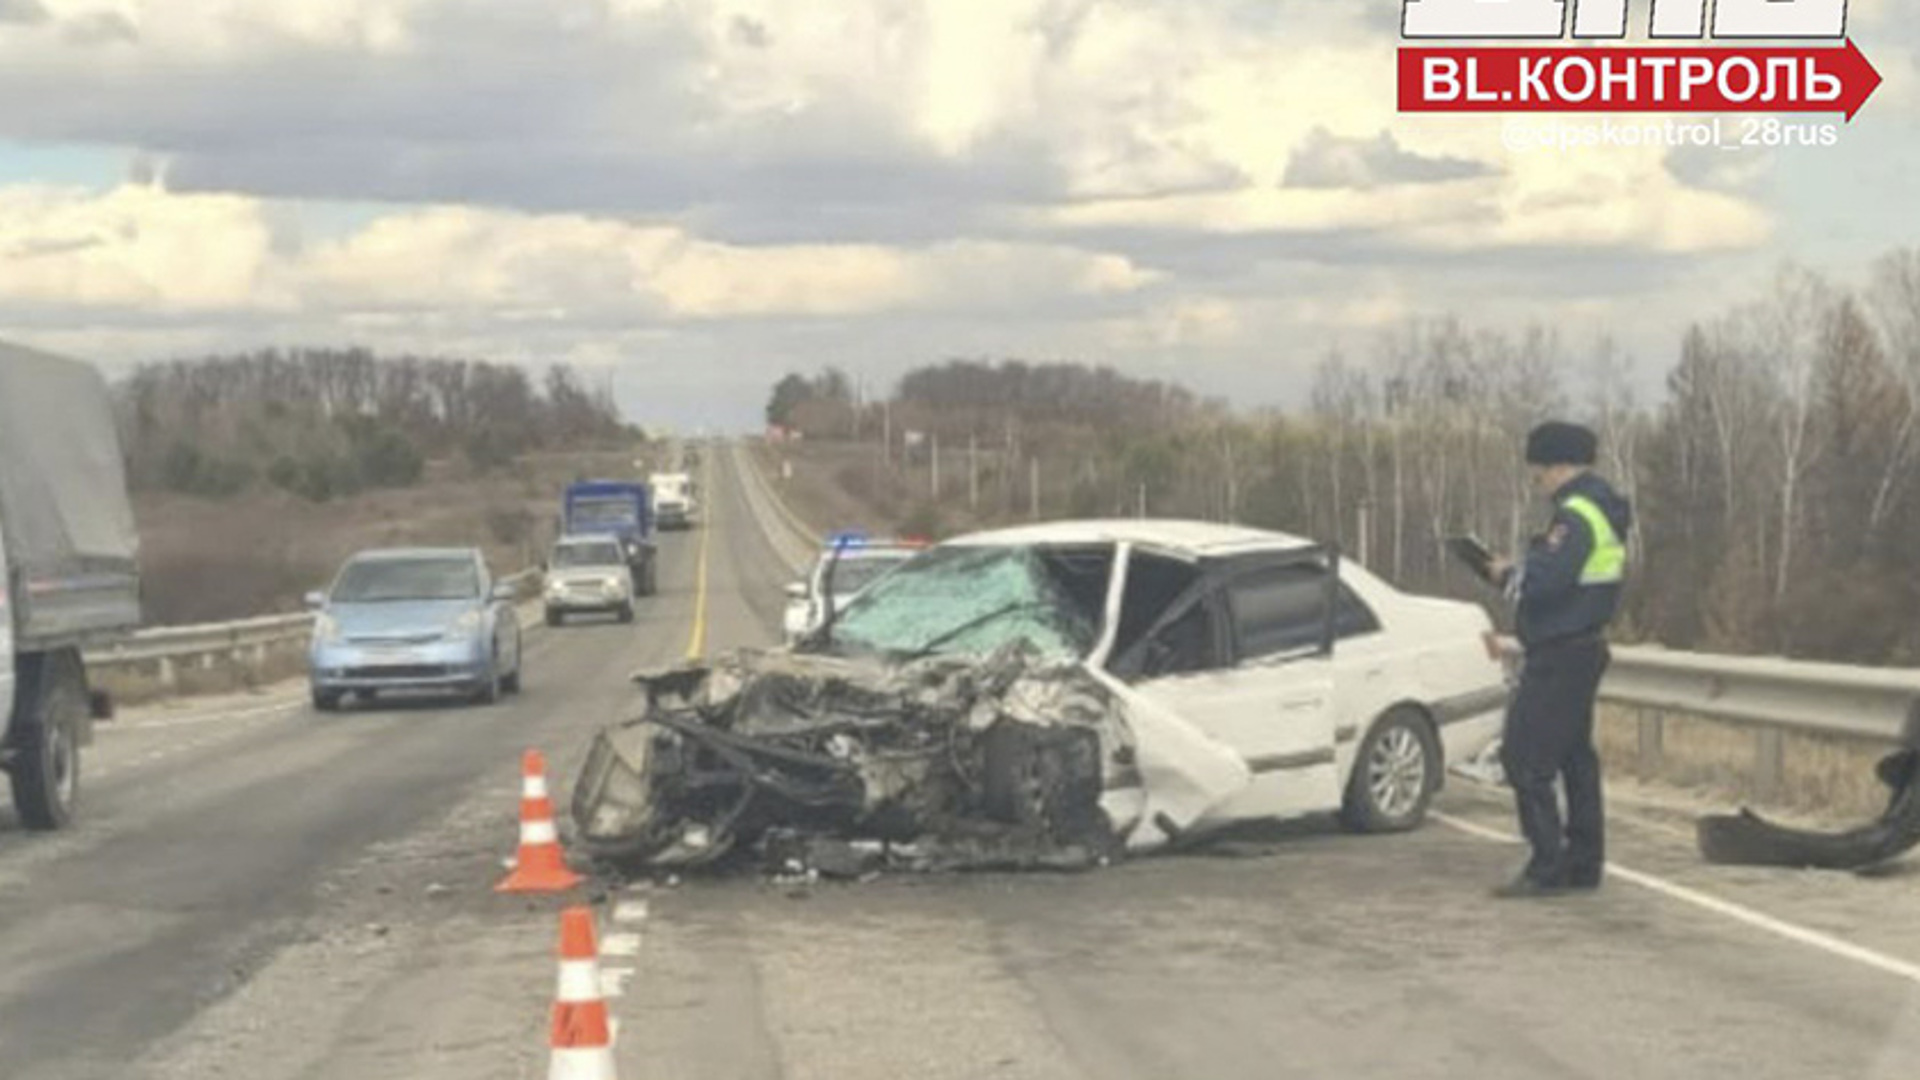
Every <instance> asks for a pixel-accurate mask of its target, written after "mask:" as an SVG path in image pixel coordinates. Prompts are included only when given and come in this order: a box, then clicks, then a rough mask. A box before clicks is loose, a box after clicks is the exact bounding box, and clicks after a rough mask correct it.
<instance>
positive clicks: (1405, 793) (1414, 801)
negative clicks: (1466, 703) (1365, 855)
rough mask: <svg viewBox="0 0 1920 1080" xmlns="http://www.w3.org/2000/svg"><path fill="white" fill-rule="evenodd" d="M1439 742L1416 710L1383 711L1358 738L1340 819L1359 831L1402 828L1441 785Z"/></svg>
mask: <svg viewBox="0 0 1920 1080" xmlns="http://www.w3.org/2000/svg"><path fill="white" fill-rule="evenodd" d="M1441 764H1442V762H1441V754H1440V740H1439V739H1438V738H1437V737H1436V736H1435V735H1434V731H1433V725H1432V724H1431V723H1429V722H1428V721H1427V718H1426V716H1425V715H1424V714H1422V713H1421V712H1420V711H1419V710H1417V709H1413V708H1410V707H1407V706H1397V707H1395V708H1392V709H1389V710H1387V712H1386V713H1385V714H1383V715H1382V716H1381V717H1380V719H1378V720H1376V721H1375V722H1374V724H1373V727H1372V728H1370V729H1369V730H1368V731H1367V734H1366V737H1365V738H1363V739H1362V740H1361V741H1360V749H1359V755H1358V757H1357V758H1356V759H1355V761H1354V764H1353V775H1352V776H1351V777H1350V778H1349V779H1348V781H1347V793H1346V799H1345V802H1344V804H1343V806H1342V807H1341V811H1340V818H1341V820H1342V821H1343V822H1344V823H1345V824H1346V825H1347V827H1348V828H1351V829H1354V830H1357V831H1359V832H1404V831H1406V830H1408V829H1412V828H1415V827H1417V826H1418V825H1419V824H1420V823H1421V822H1422V821H1424V820H1426V816H1427V807H1428V806H1429V805H1431V804H1432V802H1433V793H1434V792H1436V791H1438V790H1439V789H1440V769H1441Z"/></svg>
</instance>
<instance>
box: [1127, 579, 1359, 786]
mask: <svg viewBox="0 0 1920 1080" xmlns="http://www.w3.org/2000/svg"><path fill="white" fill-rule="evenodd" d="M1328 572H1329V567H1328V563H1327V562H1326V561H1325V560H1324V559H1322V558H1320V557H1319V556H1317V555H1315V556H1311V557H1302V556H1298V555H1293V554H1291V553H1288V554H1287V555H1286V557H1285V559H1284V561H1282V562H1280V563H1278V564H1274V563H1272V562H1270V561H1265V560H1263V561H1259V562H1255V563H1252V564H1248V565H1247V566H1246V567H1244V568H1238V567H1236V568H1232V569H1229V570H1226V571H1225V572H1220V573H1212V572H1210V573H1209V574H1208V578H1209V583H1208V584H1207V585H1206V586H1205V587H1204V588H1203V589H1202V590H1201V591H1200V592H1199V594H1198V595H1197V596H1192V597H1190V598H1188V599H1187V600H1186V601H1183V602H1182V603H1180V604H1177V605H1176V606H1175V607H1173V608H1170V609H1169V610H1168V613H1167V615H1166V617H1164V618H1163V619H1162V620H1161V622H1160V623H1159V624H1158V625H1157V626H1156V627H1155V628H1154V629H1153V630H1152V631H1150V632H1149V633H1148V634H1147V635H1145V637H1144V638H1143V639H1142V641H1141V643H1140V644H1139V645H1138V646H1137V647H1136V648H1135V649H1134V650H1133V651H1132V652H1131V654H1130V655H1129V656H1127V657H1124V658H1122V659H1121V661H1120V662H1119V664H1118V670H1120V671H1123V672H1131V673H1133V674H1132V677H1130V678H1129V679H1128V681H1129V682H1130V683H1131V686H1132V689H1133V691H1134V692H1135V693H1136V694H1139V695H1140V696H1142V697H1145V698H1147V699H1148V700H1149V701H1152V702H1153V703H1155V704H1157V705H1160V706H1162V707H1163V708H1166V709H1168V710H1170V711H1172V712H1173V713H1175V714H1176V715H1178V716H1180V717H1181V718H1182V719H1184V720H1186V721H1187V722H1188V723H1190V724H1192V725H1193V726H1194V727H1196V728H1198V729H1199V730H1201V731H1202V732H1204V733H1205V734H1206V735H1208V736H1209V737H1211V738H1213V739H1215V740H1217V741H1219V742H1220V743H1222V744H1224V745H1226V746H1228V747H1230V748H1232V749H1233V751H1234V752H1235V753H1237V754H1239V755H1240V757H1241V758H1242V759H1243V760H1244V761H1245V762H1246V764H1247V768H1248V770H1249V771H1250V772H1251V773H1252V781H1251V783H1250V784H1249V785H1248V786H1247V787H1246V788H1244V789H1243V790H1241V791H1240V792H1239V793H1238V794H1236V795H1234V796H1232V797H1231V798H1229V799H1228V800H1227V801H1226V802H1224V803H1223V804H1221V805H1220V806H1219V807H1216V808H1215V809H1214V810H1213V811H1212V812H1211V813H1210V814H1209V820H1210V821H1223V820H1234V819H1239V818H1259V817H1288V816H1294V815H1299V814H1307V813H1316V812H1320V811H1324V810H1327V809H1330V808H1332V807H1335V806H1338V805H1339V801H1340V800H1339V776H1338V772H1337V769H1336V767H1335V760H1334V727H1335V724H1334V711H1335V710H1334V695H1333V665H1332V659H1331V654H1330V651H1329V648H1328V643H1329V637H1328V633H1327V627H1328V623H1327V608H1326V606H1325V604H1326V601H1325V599H1324V597H1326V596H1328V595H1330V594H1329V593H1328V590H1327V588H1326V586H1325V580H1326V579H1325V575H1326V574H1327V573H1328ZM1309 589H1311V590H1316V591H1313V592H1310V593H1309V592H1307V590H1309ZM1289 605H1290V606H1289ZM1242 642H1245V644H1244V645H1243V644H1242Z"/></svg>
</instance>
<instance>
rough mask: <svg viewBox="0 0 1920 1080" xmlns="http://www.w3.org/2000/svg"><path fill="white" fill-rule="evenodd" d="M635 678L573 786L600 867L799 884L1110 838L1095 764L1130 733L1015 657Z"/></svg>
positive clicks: (736, 667) (1070, 686)
mask: <svg viewBox="0 0 1920 1080" xmlns="http://www.w3.org/2000/svg"><path fill="white" fill-rule="evenodd" d="M637 681H638V682H640V683H641V684H642V685H643V686H644V687H645V689H646V699H647V705H646V708H645V710H644V712H643V713H642V714H641V716H640V717H639V718H637V719H634V720H631V721H629V722H627V723H624V724H621V725H617V726H614V727H611V728H608V729H606V730H604V731H603V732H601V734H600V735H599V737H598V738H597V739H596V740H595V743H594V746H593V748H592V751H591V752H590V754H589V755H588V758H587V762H586V764H585V766H584V767H583V769H582V772H581V775H580V779H579V782H578V783H576V784H575V786H574V804H573V811H574V820H575V823H576V825H577V826H578V829H579V835H580V837H581V840H582V842H583V844H584V845H585V846H586V848H587V849H588V850H589V851H590V852H591V853H592V854H593V855H595V856H597V857H599V858H601V859H604V860H607V861H610V862H613V863H616V864H620V863H627V864H645V865H650V866H655V867H661V866H682V867H686V866H700V865H704V864H708V863H712V862H715V861H717V860H720V859H722V858H725V857H727V856H729V855H737V856H740V857H743V858H744V857H748V856H750V855H753V854H757V856H758V859H759V863H760V865H761V866H762V867H764V868H765V869H766V870H767V871H768V872H769V874H770V875H771V876H772V877H773V878H774V879H775V881H776V882H783V883H785V882H796V881H804V882H809V883H811V882H813V881H817V880H819V879H822V878H828V879H834V880H859V879H861V878H863V877H868V876H870V875H871V874H873V873H875V872H877V871H879V870H882V869H912V870H939V869H971V868H1043V867H1044V868H1080V867H1086V866H1093V865H1097V864H1099V863H1100V862H1102V861H1104V860H1105V859H1106V858H1107V857H1108V856H1109V855H1110V854H1111V853H1112V852H1113V851H1114V850H1115V849H1116V848H1117V846H1118V844H1119V842H1120V837H1118V836H1117V835H1116V832H1115V830H1114V828H1113V826H1112V824H1111V822H1110V821H1109V818H1108V816H1107V815H1106V813H1105V812H1103V811H1102V809H1101V806H1100V800H1101V795H1102V791H1103V782H1104V762H1105V761H1107V760H1118V761H1121V762H1127V761H1131V760H1132V743H1133V739H1132V734H1131V732H1130V730H1129V728H1128V726H1127V725H1126V724H1125V723H1124V722H1123V721H1122V720H1121V718H1120V716H1119V710H1117V709H1116V708H1115V706H1114V704H1113V702H1112V699H1111V696H1110V693H1109V691H1108V690H1107V688H1106V687H1105V686H1104V685H1103V684H1101V683H1100V682H1099V681H1098V680H1096V679H1094V678H1093V677H1092V676H1091V675H1089V674H1088V673H1087V672H1086V670H1085V668H1084V667H1082V666H1081V665H1079V664H1078V663H1073V662H1066V663H1061V662H1048V661H1045V660H1043V659H1041V657H1040V656H1039V654H1038V653H1037V652H1035V651H1034V650H1033V649H1031V648H1030V647H1028V646H1025V645H1024V644H1023V643H1014V644H1011V645H1008V646H1006V647H1003V648H1001V649H1000V650H998V651H997V652H995V653H993V654H992V655H991V656H989V657H987V658H985V659H974V658H967V657H956V656H932V657H925V658H921V659H917V660H911V661H906V662H898V663H886V662H882V661H879V660H868V659H846V658H839V657H828V656H806V655H794V654H786V653H774V652H759V651H743V652H737V653H733V654H730V655H729V656H726V657H723V658H721V659H720V660H718V661H716V662H714V663H713V664H712V665H711V666H688V667H682V668H678V669H675V670H672V671H668V672H666V673H664V674H660V675H655V676H642V677H640V678H638V679H637ZM671 881H672V879H669V882H670V883H671Z"/></svg>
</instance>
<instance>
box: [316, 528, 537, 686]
mask: <svg viewBox="0 0 1920 1080" xmlns="http://www.w3.org/2000/svg"><path fill="white" fill-rule="evenodd" d="M513 602H514V590H513V587H512V586H511V585H510V584H506V583H502V582H496V581H494V579H493V575H492V574H491V573H490V572H489V571H488V569H487V564H486V560H485V559H484V558H483V557H482V556H481V554H480V552H479V551H477V550H475V549H472V548H402V549H391V550H383V551H365V552H361V553H360V554H358V555H355V556H354V557H353V558H351V559H349V560H347V563H346V565H345V566H344V567H342V568H341V570H340V574H339V576H338V577H336V578H335V579H334V582H333V586H332V588H330V589H329V590H328V591H326V592H325V593H313V594H311V595H310V596H308V597H307V604H308V606H309V607H311V608H313V609H314V610H315V611H316V612H317V613H318V614H317V615H316V617H315V619H314V627H313V647H312V653H311V655H310V657H309V659H310V662H311V679H312V685H313V705H314V708H316V709H319V710H321V711H322V712H328V711H332V710H334V709H337V708H339V707H340V703H341V701H342V699H344V698H345V697H346V695H348V694H354V695H356V696H358V697H360V698H363V699H365V698H371V697H373V696H374V695H376V694H378V693H381V692H383V691H389V690H428V691H435V690H437V691H443V692H451V693H457V694H464V695H467V696H469V697H470V698H472V699H473V700H474V701H476V702H479V703H483V704H484V703H490V702H493V701H496V700H498V699H499V697H500V695H501V694H502V693H515V692H517V691H518V690H519V689H520V673H521V649H520V638H521V634H520V619H519V616H518V615H517V614H516V613H515V611H514V607H513Z"/></svg>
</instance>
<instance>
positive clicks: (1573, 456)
mask: <svg viewBox="0 0 1920 1080" xmlns="http://www.w3.org/2000/svg"><path fill="white" fill-rule="evenodd" d="M1599 447H1600V440H1599V439H1598V438H1596V437H1595V436H1594V434H1593V432H1592V431H1590V430H1588V429H1586V428H1584V427H1581V426H1580V425H1579V424H1569V423H1567V422H1566V421H1564V420H1549V421H1547V422H1546V423H1544V424H1541V425H1540V426H1539V427H1536V428H1534V429H1533V430H1532V431H1530V432H1528V433H1527V464H1529V465H1591V464H1593V461H1594V457H1595V455H1596V454H1597V453H1598V451H1599Z"/></svg>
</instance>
